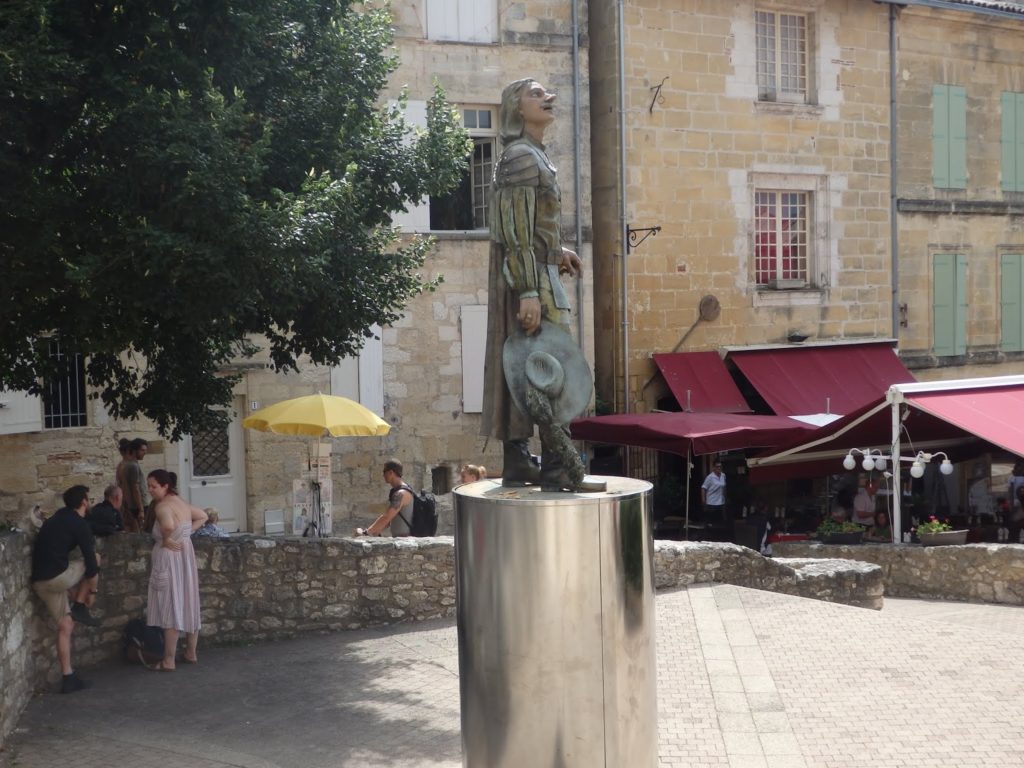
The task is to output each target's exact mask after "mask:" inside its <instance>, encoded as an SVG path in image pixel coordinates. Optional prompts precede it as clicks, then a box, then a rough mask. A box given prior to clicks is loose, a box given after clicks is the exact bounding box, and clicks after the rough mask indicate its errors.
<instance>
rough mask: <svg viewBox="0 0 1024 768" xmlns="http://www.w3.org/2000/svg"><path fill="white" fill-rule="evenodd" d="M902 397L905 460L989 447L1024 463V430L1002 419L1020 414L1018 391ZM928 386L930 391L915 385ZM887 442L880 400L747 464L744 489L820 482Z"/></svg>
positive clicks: (886, 409)
mask: <svg viewBox="0 0 1024 768" xmlns="http://www.w3.org/2000/svg"><path fill="white" fill-rule="evenodd" d="M950 384H951V386H950V388H949V389H942V383H941V382H935V385H934V386H935V389H933V390H931V391H928V390H922V391H916V392H915V391H908V392H905V393H904V394H903V402H904V403H906V405H907V406H909V408H907V409H906V411H905V413H904V415H903V417H902V418H901V424H902V439H903V441H904V442H903V446H904V453H905V454H907V453H909V454H910V455H913V452H914V451H916V450H925V451H943V452H944V453H946V454H948V455H949V457H950V458H951V459H953V460H954V461H963V460H966V459H969V458H973V457H974V456H977V455H978V454H979V453H983V452H985V451H987V450H991V449H992V446H998V447H1000V448H1003V449H1004V450H1007V451H1010V452H1011V453H1016V454H1017V455H1020V456H1024V424H1022V423H1021V422H1020V420H1019V419H1016V418H1013V417H1008V414H1013V415H1016V414H1019V413H1024V384H1020V385H1014V386H999V387H971V388H963V387H956V386H954V383H953V382H950ZM917 386H921V387H924V386H928V385H917ZM891 441H892V406H891V404H890V403H889V402H888V401H887V399H886V398H885V397H878V398H875V400H874V401H873V402H871V403H869V404H868V405H865V406H864V407H862V408H859V409H858V410H856V411H854V412H853V413H850V414H847V415H846V416H844V417H843V418H841V419H839V420H837V421H834V422H832V423H831V424H828V425H827V426H824V427H821V428H819V429H817V430H815V431H814V432H811V433H808V434H804V435H800V436H797V437H795V438H793V439H792V440H791V441H788V442H786V443H780V444H779V445H778V446H776V447H775V448H773V449H772V450H771V451H770V452H766V453H764V454H762V455H760V456H757V457H756V458H754V459H752V460H751V462H750V463H751V466H750V475H749V477H750V482H752V483H760V482H769V481H774V480H786V479H789V478H794V477H818V476H822V475H828V474H834V473H836V472H840V471H841V469H840V467H841V466H842V465H841V461H842V458H843V457H844V456H845V455H846V453H847V452H848V451H849V450H850V449H851V448H878V449H881V450H882V451H883V452H885V453H888V452H889V449H890V444H891Z"/></svg>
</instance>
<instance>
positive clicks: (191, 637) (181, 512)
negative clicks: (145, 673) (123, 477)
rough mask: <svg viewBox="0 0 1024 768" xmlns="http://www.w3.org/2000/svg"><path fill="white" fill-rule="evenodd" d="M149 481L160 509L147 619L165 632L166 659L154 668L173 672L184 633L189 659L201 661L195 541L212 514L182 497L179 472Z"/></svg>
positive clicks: (156, 475) (150, 477)
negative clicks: (197, 648)
mask: <svg viewBox="0 0 1024 768" xmlns="http://www.w3.org/2000/svg"><path fill="white" fill-rule="evenodd" d="M146 480H147V482H146V485H147V487H148V488H149V495H150V496H151V497H152V498H153V503H154V504H155V506H156V510H155V512H156V524H155V525H154V526H153V542H154V544H153V563H152V571H150V574H149V601H148V605H147V610H146V618H147V623H148V624H149V625H150V626H153V627H162V628H163V630H164V658H163V661H161V662H160V663H159V664H157V665H155V666H154V669H159V670H172V669H174V654H175V650H176V649H177V646H178V634H179V633H181V632H184V633H185V637H186V646H185V655H184V657H183V659H184V661H186V662H188V663H190V664H195V663H196V662H197V661H198V657H197V656H196V645H197V644H198V642H199V628H200V619H199V571H198V570H197V569H196V554H195V551H194V550H193V549H192V538H191V537H192V532H193V531H195V530H196V529H198V528H199V527H200V526H202V524H203V523H205V522H206V513H205V512H204V511H203V510H201V509H199V508H198V507H193V506H192V505H191V504H186V503H185V501H184V500H183V499H182V498H181V497H180V496H178V490H177V484H178V478H177V476H176V475H175V474H174V473H173V472H168V471H166V470H163V469H154V470H153V471H152V472H150V473H149V475H148V477H147V478H146Z"/></svg>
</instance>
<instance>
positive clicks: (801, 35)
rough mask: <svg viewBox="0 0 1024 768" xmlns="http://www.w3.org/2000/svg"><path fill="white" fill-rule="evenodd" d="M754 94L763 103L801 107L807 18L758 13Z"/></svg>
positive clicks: (804, 87) (805, 91) (805, 98)
mask: <svg viewBox="0 0 1024 768" xmlns="http://www.w3.org/2000/svg"><path fill="white" fill-rule="evenodd" d="M754 17H755V19H754V20H755V28H756V29H755V34H756V37H757V94H758V98H759V99H761V100H762V101H783V102H791V103H798V104H802V103H805V102H807V101H808V100H809V99H808V96H809V81H810V78H809V73H808V70H809V61H808V26H809V25H808V23H807V21H808V17H807V16H805V15H804V14H796V13H779V12H776V11H757V12H755V14H754Z"/></svg>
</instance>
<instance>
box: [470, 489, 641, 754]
mask: <svg viewBox="0 0 1024 768" xmlns="http://www.w3.org/2000/svg"><path fill="white" fill-rule="evenodd" d="M604 479H606V480H607V481H608V491H607V492H606V493H544V492H542V491H540V490H535V489H531V488H519V489H510V488H503V487H502V485H501V482H500V481H490V480H482V481H480V482H477V483H471V484H469V485H464V486H461V487H459V488H456V489H455V493H454V497H455V558H456V571H457V580H458V582H457V587H458V628H459V684H460V690H461V694H462V764H463V766H465V767H466V768H548V767H549V766H550V768H556V767H557V768H626V767H627V766H628V768H655V766H656V765H657V760H658V758H657V753H658V750H657V746H658V733H657V702H656V696H655V664H654V638H655V634H654V567H653V540H652V535H651V520H650V504H651V495H650V491H651V484H650V483H647V482H643V481H640V480H631V479H628V478H619V477H608V478H604Z"/></svg>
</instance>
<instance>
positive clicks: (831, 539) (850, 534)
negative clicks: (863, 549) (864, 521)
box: [818, 520, 864, 544]
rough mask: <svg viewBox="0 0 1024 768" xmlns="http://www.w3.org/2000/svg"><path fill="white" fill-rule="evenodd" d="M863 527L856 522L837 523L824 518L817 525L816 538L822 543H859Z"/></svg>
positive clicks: (862, 534)
mask: <svg viewBox="0 0 1024 768" xmlns="http://www.w3.org/2000/svg"><path fill="white" fill-rule="evenodd" d="M863 536H864V529H863V528H861V527H860V526H859V525H857V524H856V523H849V522H845V523H837V522H836V521H835V520H825V521H824V522H822V524H821V525H819V526H818V538H819V539H820V540H821V543H822V544H860V541H861V538H862V537H863Z"/></svg>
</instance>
